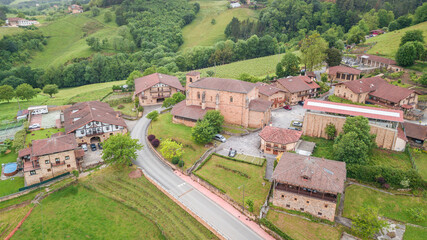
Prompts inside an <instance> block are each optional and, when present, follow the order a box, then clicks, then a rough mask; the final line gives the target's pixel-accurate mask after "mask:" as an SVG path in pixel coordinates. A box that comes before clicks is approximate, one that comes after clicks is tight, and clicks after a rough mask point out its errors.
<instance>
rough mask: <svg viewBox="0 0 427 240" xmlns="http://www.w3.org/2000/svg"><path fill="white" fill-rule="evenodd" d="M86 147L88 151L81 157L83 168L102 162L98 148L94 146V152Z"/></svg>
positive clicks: (100, 151)
mask: <svg viewBox="0 0 427 240" xmlns="http://www.w3.org/2000/svg"><path fill="white" fill-rule="evenodd" d="M87 147H88V150H87V151H86V152H85V155H84V157H83V163H82V167H83V168H86V167H88V166H91V165H95V164H98V163H100V162H103V160H102V158H101V155H102V150H100V149H99V148H98V146H96V151H92V150H91V149H90V146H89V145H88V146H87Z"/></svg>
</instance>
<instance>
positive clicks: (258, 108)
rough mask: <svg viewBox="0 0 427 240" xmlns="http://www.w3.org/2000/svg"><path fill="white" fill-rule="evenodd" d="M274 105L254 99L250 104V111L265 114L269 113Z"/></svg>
mask: <svg viewBox="0 0 427 240" xmlns="http://www.w3.org/2000/svg"><path fill="white" fill-rule="evenodd" d="M272 104H273V103H272V102H270V101H267V100H264V99H261V98H257V99H253V100H251V102H250V103H249V110H250V111H255V112H265V111H267V110H268V109H269V108H270V107H271V105H272Z"/></svg>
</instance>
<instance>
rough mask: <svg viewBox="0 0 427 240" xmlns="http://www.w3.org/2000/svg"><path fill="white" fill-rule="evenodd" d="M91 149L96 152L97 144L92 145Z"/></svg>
mask: <svg viewBox="0 0 427 240" xmlns="http://www.w3.org/2000/svg"><path fill="white" fill-rule="evenodd" d="M90 149H92V151H96V145H95V143H92V144H91V145H90Z"/></svg>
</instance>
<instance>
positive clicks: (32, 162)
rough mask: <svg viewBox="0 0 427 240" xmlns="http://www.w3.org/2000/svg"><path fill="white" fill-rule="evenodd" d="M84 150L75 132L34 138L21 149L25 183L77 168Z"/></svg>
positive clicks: (30, 183)
mask: <svg viewBox="0 0 427 240" xmlns="http://www.w3.org/2000/svg"><path fill="white" fill-rule="evenodd" d="M83 155H84V151H83V150H82V149H79V147H78V145H77V142H76V138H75V137H74V134H67V135H62V136H52V137H51V138H46V139H41V140H34V141H32V144H31V146H30V147H28V148H25V149H22V150H21V151H19V155H18V157H19V160H20V161H21V162H22V164H23V166H24V178H25V185H26V186H29V185H33V184H36V183H39V182H42V181H45V180H47V179H49V178H52V177H55V176H58V175H61V174H63V173H66V172H71V171H73V170H76V169H77V166H78V162H79V161H80V160H82V158H83Z"/></svg>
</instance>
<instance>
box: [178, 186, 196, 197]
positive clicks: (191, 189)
mask: <svg viewBox="0 0 427 240" xmlns="http://www.w3.org/2000/svg"><path fill="white" fill-rule="evenodd" d="M193 189H194V188H190V189H188V190H187V191H186V192H184V193H183V194H181V195H179V196H178V198H180V197H182V196H184V195H185V194H187V193H189V192H191V191H193Z"/></svg>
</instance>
